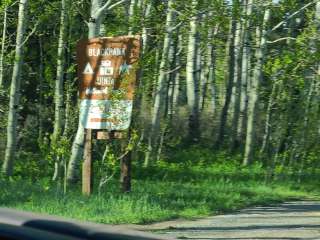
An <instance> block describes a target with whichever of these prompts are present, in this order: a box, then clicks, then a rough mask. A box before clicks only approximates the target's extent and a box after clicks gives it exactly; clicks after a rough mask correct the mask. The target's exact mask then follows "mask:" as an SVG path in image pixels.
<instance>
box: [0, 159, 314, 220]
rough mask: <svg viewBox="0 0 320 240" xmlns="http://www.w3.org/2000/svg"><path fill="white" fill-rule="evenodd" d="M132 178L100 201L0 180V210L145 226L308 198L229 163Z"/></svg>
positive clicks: (46, 184) (163, 166)
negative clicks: (129, 189) (128, 190)
mask: <svg viewBox="0 0 320 240" xmlns="http://www.w3.org/2000/svg"><path fill="white" fill-rule="evenodd" d="M185 158H187V156H185ZM137 169H140V170H139V171H138V170H137ZM134 179H135V180H134V181H133V187H132V188H133V191H132V192H131V193H129V194H122V193H120V191H119V189H118V187H119V184H118V183H117V181H116V180H114V181H113V182H111V183H109V184H108V185H107V186H106V187H105V188H104V190H103V192H102V194H101V195H100V196H98V194H96V193H95V194H93V195H92V196H91V197H89V198H87V197H83V196H81V194H80V190H79V186H78V187H77V188H76V189H73V190H68V192H67V194H66V195H63V194H61V191H60V190H59V191H58V189H57V187H56V185H55V184H52V183H50V181H48V180H46V179H41V180H39V181H35V182H32V180H27V179H15V180H11V181H4V180H0V206H6V207H10V208H15V209H21V210H28V211H33V212H40V213H49V214H53V215H60V216H66V217H71V218H75V219H80V220H87V221H93V222H99V223H113V224H120V223H150V222H155V221H163V220H168V219H174V218H196V217H203V216H208V215H211V214H217V213H221V212H228V211H233V210H236V209H239V208H243V207H246V206H252V205H261V204H267V203H275V202H281V201H284V200H288V199H304V198H307V197H310V196H312V195H313V194H311V193H310V192H308V191H306V190H303V188H302V187H301V186H300V187H299V188H298V187H297V186H295V185H294V184H293V183H292V182H289V181H281V182H275V183H272V184H270V183H269V184H265V181H264V170H263V169H262V168H261V167H259V166H254V167H251V168H241V167H240V166H239V165H238V164H237V163H236V162H234V161H233V162H232V161H229V162H228V164H226V163H224V164H222V163H221V162H220V161H218V160H217V161H212V162H211V163H210V162H206V161H200V162H195V161H194V162H189V161H184V162H183V163H176V162H175V161H174V159H173V160H172V162H171V163H168V161H166V162H164V161H163V162H161V163H160V164H159V165H158V166H156V167H150V168H148V169H141V168H138V167H136V166H135V167H134ZM308 186H309V187H310V184H309V185H308ZM310 189H311V188H310Z"/></svg>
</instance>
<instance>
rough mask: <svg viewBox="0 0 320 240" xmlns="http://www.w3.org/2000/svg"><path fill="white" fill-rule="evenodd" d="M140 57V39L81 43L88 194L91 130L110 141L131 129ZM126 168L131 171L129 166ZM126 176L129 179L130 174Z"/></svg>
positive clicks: (87, 188)
mask: <svg viewBox="0 0 320 240" xmlns="http://www.w3.org/2000/svg"><path fill="white" fill-rule="evenodd" d="M139 55H140V37H139V36H121V37H110V38H109V37H105V38H93V39H89V40H84V41H80V42H79V43H78V47H77V63H78V77H79V80H80V86H79V88H80V90H79V97H80V100H81V102H80V122H81V125H82V126H83V127H84V129H85V148H84V162H83V169H82V176H83V182H82V186H83V187H82V192H83V194H85V195H90V193H91V189H92V188H91V186H92V183H91V181H92V180H91V179H92V159H91V158H92V156H91V151H92V150H91V148H92V129H96V130H101V129H103V130H105V131H107V133H103V132H99V134H98V135H97V136H98V139H99V138H100V139H111V138H112V137H113V136H121V135H122V134H120V133H119V132H121V131H126V130H128V129H129V127H130V124H131V116H132V108H133V97H134V90H135V86H136V72H137V69H138V59H139ZM111 131H112V134H110V133H111ZM116 133H117V134H116ZM122 162H123V161H122ZM124 162H126V161H124ZM126 165H128V164H126ZM121 169H123V166H122V167H121ZM124 169H125V171H126V172H128V171H130V167H129V168H127V167H125V168H124ZM125 175H127V176H129V177H130V173H127V174H125ZM126 179H127V178H126ZM126 181H127V180H126ZM129 182H130V181H129Z"/></svg>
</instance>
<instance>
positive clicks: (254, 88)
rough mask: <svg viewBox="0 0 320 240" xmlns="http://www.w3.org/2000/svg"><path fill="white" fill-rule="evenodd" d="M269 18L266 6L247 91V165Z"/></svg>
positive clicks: (252, 149) (252, 144)
mask: <svg viewBox="0 0 320 240" xmlns="http://www.w3.org/2000/svg"><path fill="white" fill-rule="evenodd" d="M269 19H270V9H269V8H267V9H266V10H265V13H264V17H263V24H262V28H259V27H257V49H256V63H255V68H254V74H253V78H252V83H251V86H250V92H249V94H250V95H249V103H248V110H247V116H248V120H247V133H246V144H245V152H244V158H243V165H245V166H247V165H249V164H250V163H251V162H252V158H253V152H254V148H255V145H254V141H255V128H256V126H255V124H256V118H257V107H258V106H257V105H258V95H259V87H260V82H261V80H262V71H263V63H264V59H265V53H266V50H267V24H268V23H269Z"/></svg>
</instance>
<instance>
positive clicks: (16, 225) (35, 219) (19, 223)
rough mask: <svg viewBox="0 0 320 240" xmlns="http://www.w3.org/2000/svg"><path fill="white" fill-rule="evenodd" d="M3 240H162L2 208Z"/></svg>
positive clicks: (87, 223) (0, 232) (110, 227)
mask: <svg viewBox="0 0 320 240" xmlns="http://www.w3.org/2000/svg"><path fill="white" fill-rule="evenodd" d="M0 239H3V240H40V239H41V240H47V239H48V240H51V239H52V240H60V239H61V240H77V239H88V240H109V239H110V240H138V239H141V240H162V239H172V238H164V237H162V236H157V235H154V234H150V233H144V232H139V231H134V230H129V229H126V228H122V227H117V226H108V225H104V224H96V223H89V222H81V221H76V220H70V219H66V218H60V217H53V216H48V215H42V214H35V213H29V212H24V211H17V210H13V209H8V208H0Z"/></svg>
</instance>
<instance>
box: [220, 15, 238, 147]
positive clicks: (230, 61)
mask: <svg viewBox="0 0 320 240" xmlns="http://www.w3.org/2000/svg"><path fill="white" fill-rule="evenodd" d="M235 30H236V24H235V16H234V14H233V15H232V18H231V19H230V28H229V36H228V41H227V46H226V58H227V61H226V62H227V69H228V70H227V72H226V73H225V79H226V81H227V89H226V94H225V101H224V105H223V108H222V112H221V116H220V126H219V131H218V137H217V141H216V144H215V145H216V147H220V146H221V145H222V144H223V142H224V138H225V127H226V124H227V120H228V110H229V106H230V101H231V94H232V85H233V74H234V72H233V69H234V35H235Z"/></svg>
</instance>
